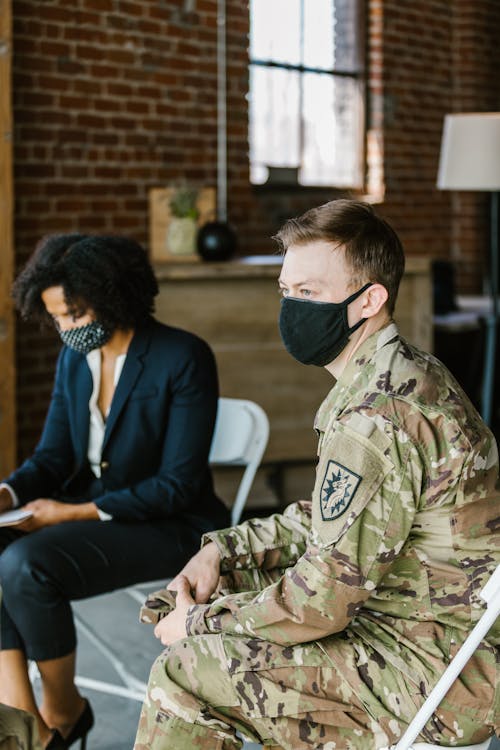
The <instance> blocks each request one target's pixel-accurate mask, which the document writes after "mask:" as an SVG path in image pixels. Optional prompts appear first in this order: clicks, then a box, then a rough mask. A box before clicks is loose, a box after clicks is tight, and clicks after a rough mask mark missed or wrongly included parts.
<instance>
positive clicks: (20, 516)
mask: <svg viewBox="0 0 500 750" xmlns="http://www.w3.org/2000/svg"><path fill="white" fill-rule="evenodd" d="M32 515H33V513H32V512H31V511H30V510H24V509H23V508H16V509H15V510H7V511H5V513H0V526H15V525H16V524H17V523H21V521H24V520H25V519H26V518H30V517H31V516H32Z"/></svg>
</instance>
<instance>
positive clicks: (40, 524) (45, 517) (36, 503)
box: [16, 497, 99, 531]
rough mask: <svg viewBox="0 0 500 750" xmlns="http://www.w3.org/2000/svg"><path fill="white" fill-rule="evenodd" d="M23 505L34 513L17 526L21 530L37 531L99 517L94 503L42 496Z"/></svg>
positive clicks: (24, 508)
mask: <svg viewBox="0 0 500 750" xmlns="http://www.w3.org/2000/svg"><path fill="white" fill-rule="evenodd" d="M22 507H23V510H30V511H31V512H32V513H33V515H32V516H31V517H30V518H27V519H26V520H25V521H23V522H22V523H20V524H18V525H17V526H16V528H18V529H20V531H37V530H38V529H43V528H44V527H45V526H54V525H55V524H57V523H65V522H66V521H87V520H91V519H96V520H97V519H98V518H99V514H98V512H97V508H96V506H95V504H94V503H81V504H74V503H61V502H60V501H59V500H51V499H50V498H47V497H41V498H38V499H37V500H32V501H31V502H30V503H26V505H23V506H22Z"/></svg>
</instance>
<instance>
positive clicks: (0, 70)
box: [0, 0, 16, 479]
mask: <svg viewBox="0 0 500 750" xmlns="http://www.w3.org/2000/svg"><path fill="white" fill-rule="evenodd" d="M11 67H12V14H11V0H0V479H1V478H2V477H4V476H5V475H6V474H8V473H9V472H10V471H12V469H13V468H14V466H15V464H16V406H15V405H16V370H15V350H14V311H13V304H12V299H11V296H10V289H11V285H12V279H13V274H14V243H13V218H12V214H13V204H14V201H13V178H12V103H11Z"/></svg>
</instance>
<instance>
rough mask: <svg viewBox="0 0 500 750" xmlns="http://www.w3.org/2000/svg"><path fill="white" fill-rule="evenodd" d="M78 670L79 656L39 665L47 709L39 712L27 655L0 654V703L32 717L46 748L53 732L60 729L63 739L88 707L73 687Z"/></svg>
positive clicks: (20, 652) (43, 708)
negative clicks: (76, 662)
mask: <svg viewBox="0 0 500 750" xmlns="http://www.w3.org/2000/svg"><path fill="white" fill-rule="evenodd" d="M74 666H75V652H73V653H72V654H69V655H68V656H63V657H62V658H60V659H52V660H50V661H46V662H38V667H39V669H40V674H41V677H42V685H43V693H44V705H43V706H42V708H41V709H40V710H39V709H38V706H37V704H36V701H35V696H34V694H33V688H32V685H31V682H30V679H29V676H28V666H27V662H26V657H25V655H24V652H23V651H19V650H16V649H8V650H6V651H0V703H4V704H5V705H7V706H13V707H15V708H20V709H22V710H24V711H28V712H29V713H30V714H32V715H33V716H34V717H35V720H36V724H37V727H38V733H39V736H40V741H41V743H42V745H43V746H45V745H46V744H47V742H48V741H49V740H50V737H51V735H52V728H54V727H57V728H58V729H59V731H60V732H61V733H63V735H64V734H67V733H68V732H69V730H70V729H71V727H72V726H73V724H75V722H76V721H77V719H78V717H79V716H80V714H81V712H82V711H83V709H84V707H85V701H84V699H83V698H82V696H81V695H79V693H78V691H77V689H76V686H75V685H74V683H73V678H74ZM46 697H47V698H48V700H47V708H45V698H46Z"/></svg>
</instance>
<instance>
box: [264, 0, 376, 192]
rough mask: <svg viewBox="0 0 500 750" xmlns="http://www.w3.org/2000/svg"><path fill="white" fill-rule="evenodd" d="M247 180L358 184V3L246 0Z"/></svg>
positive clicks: (361, 80) (360, 166)
mask: <svg viewBox="0 0 500 750" xmlns="http://www.w3.org/2000/svg"><path fill="white" fill-rule="evenodd" d="M249 5H250V95H249V99H250V101H249V139H250V179H251V182H252V183H254V184H263V183H265V182H266V181H269V182H271V181H273V178H274V177H275V176H276V175H281V176H282V177H283V176H285V179H286V180H287V181H290V178H291V180H292V181H295V182H298V183H299V184H301V185H316V186H321V185H329V186H335V187H350V188H354V187H362V185H363V160H364V159H363V157H364V74H363V62H362V58H363V56H362V49H363V44H362V39H361V36H362V35H361V32H360V29H361V19H360V14H361V5H362V0H250V3H249Z"/></svg>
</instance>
